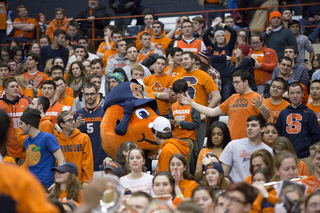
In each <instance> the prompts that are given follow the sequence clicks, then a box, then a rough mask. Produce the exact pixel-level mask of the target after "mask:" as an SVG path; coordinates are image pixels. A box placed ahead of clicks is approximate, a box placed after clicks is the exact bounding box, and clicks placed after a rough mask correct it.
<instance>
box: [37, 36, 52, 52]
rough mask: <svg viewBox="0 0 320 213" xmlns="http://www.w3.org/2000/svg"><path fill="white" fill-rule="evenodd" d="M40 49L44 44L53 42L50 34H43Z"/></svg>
mask: <svg viewBox="0 0 320 213" xmlns="http://www.w3.org/2000/svg"><path fill="white" fill-rule="evenodd" d="M39 44H40V49H41V48H42V47H44V46H48V45H50V44H51V39H50V38H49V36H48V35H42V36H40V39H39Z"/></svg>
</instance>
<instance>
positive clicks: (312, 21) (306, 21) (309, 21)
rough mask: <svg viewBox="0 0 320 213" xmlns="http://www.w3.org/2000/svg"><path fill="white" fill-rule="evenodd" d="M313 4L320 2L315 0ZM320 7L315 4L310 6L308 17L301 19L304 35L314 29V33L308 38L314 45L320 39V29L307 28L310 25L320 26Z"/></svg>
mask: <svg viewBox="0 0 320 213" xmlns="http://www.w3.org/2000/svg"><path fill="white" fill-rule="evenodd" d="M312 2H313V3H319V1H317V0H314V1H312ZM319 11H320V5H319V4H315V5H312V6H309V7H308V9H307V12H306V15H305V16H304V17H303V18H302V19H299V23H300V26H301V27H302V33H303V34H305V32H306V30H309V29H314V31H313V32H312V33H311V34H310V35H309V36H308V38H309V40H310V41H311V42H312V43H313V42H314V41H315V40H316V39H317V37H319V32H320V27H307V26H308V25H320V16H319Z"/></svg>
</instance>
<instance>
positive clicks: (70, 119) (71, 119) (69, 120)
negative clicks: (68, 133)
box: [63, 118, 75, 123]
mask: <svg viewBox="0 0 320 213" xmlns="http://www.w3.org/2000/svg"><path fill="white" fill-rule="evenodd" d="M63 122H64V123H66V122H68V123H73V122H75V120H74V118H69V119H68V120H66V121H63Z"/></svg>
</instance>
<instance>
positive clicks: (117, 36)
mask: <svg viewBox="0 0 320 213" xmlns="http://www.w3.org/2000/svg"><path fill="white" fill-rule="evenodd" d="M120 40H122V35H121V32H120V31H118V30H114V31H112V33H111V41H112V42H113V44H112V45H111V48H110V49H108V50H107V51H106V52H105V53H104V55H103V58H102V61H103V64H104V67H103V69H104V68H105V67H106V66H107V64H108V61H109V60H111V59H112V58H114V57H115V56H116V55H117V53H118V51H117V49H116V43H117V42H118V41H120Z"/></svg>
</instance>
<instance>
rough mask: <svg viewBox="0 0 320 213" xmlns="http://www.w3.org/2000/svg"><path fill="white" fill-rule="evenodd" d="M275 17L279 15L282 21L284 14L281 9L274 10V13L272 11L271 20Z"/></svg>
mask: <svg viewBox="0 0 320 213" xmlns="http://www.w3.org/2000/svg"><path fill="white" fill-rule="evenodd" d="M274 17H279V18H280V19H281V21H282V15H281V13H280V12H279V11H273V12H272V13H270V17H269V21H271V19H273V18H274Z"/></svg>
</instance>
